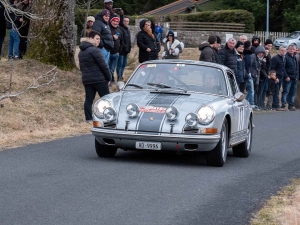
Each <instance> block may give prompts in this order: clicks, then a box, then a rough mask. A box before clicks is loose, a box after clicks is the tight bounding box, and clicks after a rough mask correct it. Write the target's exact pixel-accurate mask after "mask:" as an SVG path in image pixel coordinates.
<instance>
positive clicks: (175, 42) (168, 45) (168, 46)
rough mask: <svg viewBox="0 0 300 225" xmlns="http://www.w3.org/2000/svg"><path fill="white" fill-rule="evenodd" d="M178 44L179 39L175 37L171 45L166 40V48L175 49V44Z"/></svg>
mask: <svg viewBox="0 0 300 225" xmlns="http://www.w3.org/2000/svg"><path fill="white" fill-rule="evenodd" d="M179 44H180V41H178V40H176V39H175V40H174V41H173V43H172V44H171V46H170V42H169V41H168V42H167V48H168V49H170V48H171V49H175V48H176V46H177V45H179Z"/></svg>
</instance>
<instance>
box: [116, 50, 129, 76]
mask: <svg viewBox="0 0 300 225" xmlns="http://www.w3.org/2000/svg"><path fill="white" fill-rule="evenodd" d="M126 65H127V55H119V58H118V63H117V75H118V78H123V73H124V69H125V67H126Z"/></svg>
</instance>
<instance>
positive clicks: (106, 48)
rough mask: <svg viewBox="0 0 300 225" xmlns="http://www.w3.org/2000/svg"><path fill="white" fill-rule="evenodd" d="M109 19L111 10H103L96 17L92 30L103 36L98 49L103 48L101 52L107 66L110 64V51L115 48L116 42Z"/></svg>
mask: <svg viewBox="0 0 300 225" xmlns="http://www.w3.org/2000/svg"><path fill="white" fill-rule="evenodd" d="M109 17H110V12H109V10H107V9H103V10H102V11H101V12H100V13H98V14H97V15H96V16H95V22H94V24H93V26H92V29H93V30H95V31H98V32H99V33H100V35H101V36H100V37H101V42H100V45H99V46H98V47H99V48H101V52H102V54H103V57H104V59H105V61H106V63H107V64H108V63H109V57H110V51H111V50H112V49H113V47H114V40H113V36H112V35H111V30H110V26H109Z"/></svg>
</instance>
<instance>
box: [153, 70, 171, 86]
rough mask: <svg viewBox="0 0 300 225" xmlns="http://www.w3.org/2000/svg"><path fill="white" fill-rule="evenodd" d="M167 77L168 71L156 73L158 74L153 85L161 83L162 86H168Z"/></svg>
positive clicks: (168, 75)
mask: <svg viewBox="0 0 300 225" xmlns="http://www.w3.org/2000/svg"><path fill="white" fill-rule="evenodd" d="M169 77H170V72H168V71H158V73H157V74H156V76H155V78H154V80H153V83H156V84H159V83H163V84H169V83H170V82H169Z"/></svg>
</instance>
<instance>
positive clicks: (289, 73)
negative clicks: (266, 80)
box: [281, 44, 299, 111]
mask: <svg viewBox="0 0 300 225" xmlns="http://www.w3.org/2000/svg"><path fill="white" fill-rule="evenodd" d="M296 48H297V47H296V46H295V45H293V44H291V45H289V46H288V52H287V53H286V55H285V58H286V61H285V71H286V74H285V75H286V76H284V77H283V81H282V89H283V91H282V97H281V108H283V109H285V104H286V102H287V103H288V109H289V110H290V111H296V108H295V106H294V105H295V104H294V103H295V96H296V92H297V84H298V79H299V65H298V59H297V57H296V54H295V52H296Z"/></svg>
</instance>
